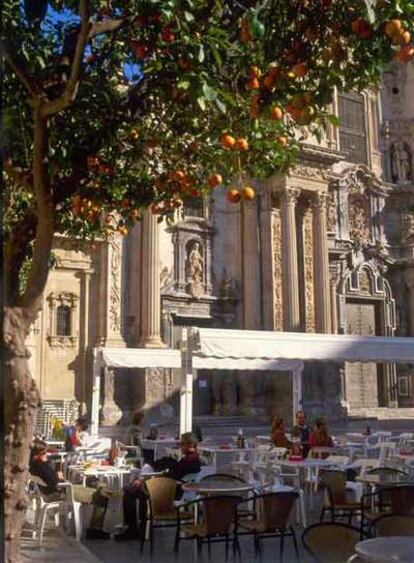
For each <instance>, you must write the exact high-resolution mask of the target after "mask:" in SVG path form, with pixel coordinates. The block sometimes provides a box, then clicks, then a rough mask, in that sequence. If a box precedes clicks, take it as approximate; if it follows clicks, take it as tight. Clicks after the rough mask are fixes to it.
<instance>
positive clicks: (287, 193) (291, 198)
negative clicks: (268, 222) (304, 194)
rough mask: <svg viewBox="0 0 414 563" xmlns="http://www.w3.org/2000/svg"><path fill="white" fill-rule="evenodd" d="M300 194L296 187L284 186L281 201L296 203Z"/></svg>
mask: <svg viewBox="0 0 414 563" xmlns="http://www.w3.org/2000/svg"><path fill="white" fill-rule="evenodd" d="M299 195H300V190H298V189H297V188H285V189H284V190H283V191H282V194H281V201H282V203H283V204H285V205H296V203H297V201H298V198H299Z"/></svg>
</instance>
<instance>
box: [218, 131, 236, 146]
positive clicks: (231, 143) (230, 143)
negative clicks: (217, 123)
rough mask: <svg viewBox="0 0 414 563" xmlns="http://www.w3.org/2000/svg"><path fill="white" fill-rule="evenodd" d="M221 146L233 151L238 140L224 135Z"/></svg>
mask: <svg viewBox="0 0 414 563" xmlns="http://www.w3.org/2000/svg"><path fill="white" fill-rule="evenodd" d="M221 144H222V145H223V147H224V148H225V149H232V148H233V147H234V145H235V144H236V139H235V138H234V137H232V136H231V135H227V134H226V135H223V136H222V138H221Z"/></svg>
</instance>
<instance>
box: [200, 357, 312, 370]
mask: <svg viewBox="0 0 414 563" xmlns="http://www.w3.org/2000/svg"><path fill="white" fill-rule="evenodd" d="M193 367H194V369H217V370H222V369H223V370H227V369H229V370H230V369H231V370H241V371H249V370H251V371H256V370H257V371H296V370H298V369H302V367H303V362H302V361H300V360H269V359H266V358H234V357H228V358H217V357H214V358H212V357H205V356H198V355H197V354H194V355H193Z"/></svg>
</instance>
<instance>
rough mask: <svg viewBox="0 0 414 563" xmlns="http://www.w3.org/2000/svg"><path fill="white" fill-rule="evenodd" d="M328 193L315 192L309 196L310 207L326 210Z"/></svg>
mask: <svg viewBox="0 0 414 563" xmlns="http://www.w3.org/2000/svg"><path fill="white" fill-rule="evenodd" d="M328 199H329V194H328V192H321V191H319V192H315V193H314V194H313V195H312V198H311V202H310V203H311V206H312V209H315V210H318V211H326V210H327V206H328Z"/></svg>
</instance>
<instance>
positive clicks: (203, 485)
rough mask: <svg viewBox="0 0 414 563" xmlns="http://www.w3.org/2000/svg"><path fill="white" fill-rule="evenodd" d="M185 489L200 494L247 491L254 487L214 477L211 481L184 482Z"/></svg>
mask: <svg viewBox="0 0 414 563" xmlns="http://www.w3.org/2000/svg"><path fill="white" fill-rule="evenodd" d="M182 489H183V491H191V492H194V493H198V494H200V495H214V494H215V495H220V494H230V493H247V492H248V491H251V490H252V489H253V485H250V484H249V483H241V482H240V481H224V480H219V479H214V480H211V481H204V482H203V481H201V482H200V483H184V484H183V485H182Z"/></svg>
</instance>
